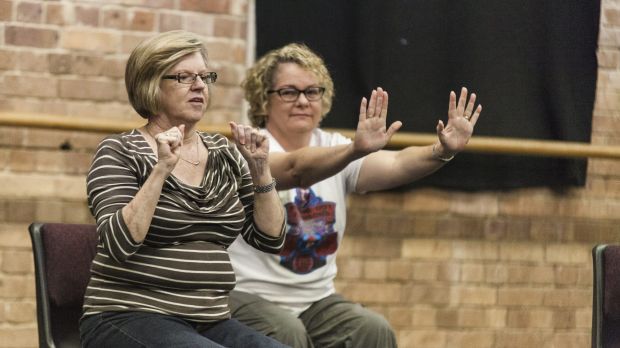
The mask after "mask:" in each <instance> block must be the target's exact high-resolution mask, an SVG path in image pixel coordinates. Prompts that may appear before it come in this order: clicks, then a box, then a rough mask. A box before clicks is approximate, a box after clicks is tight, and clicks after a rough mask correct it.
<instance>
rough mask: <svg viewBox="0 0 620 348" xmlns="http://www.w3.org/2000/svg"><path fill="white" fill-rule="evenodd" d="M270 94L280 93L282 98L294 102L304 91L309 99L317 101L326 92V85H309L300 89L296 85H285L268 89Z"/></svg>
mask: <svg viewBox="0 0 620 348" xmlns="http://www.w3.org/2000/svg"><path fill="white" fill-rule="evenodd" d="M267 93H268V94H271V93H278V95H279V96H280V98H282V100H284V101H286V102H294V101H297V99H298V98H299V94H301V93H303V94H304V95H305V96H306V99H308V100H309V101H317V100H319V99H321V97H322V96H323V93H325V87H308V88H306V89H304V90H303V91H302V90H299V89H297V88H295V87H285V88H280V89H276V90H273V89H271V90H268V91H267Z"/></svg>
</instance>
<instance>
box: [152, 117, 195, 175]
mask: <svg viewBox="0 0 620 348" xmlns="http://www.w3.org/2000/svg"><path fill="white" fill-rule="evenodd" d="M144 129H146V132H147V133H149V135H150V136H151V138H153V139H155V136H154V135H153V134H152V133H151V131H150V130H149V127H147V126H145V127H144ZM194 136H195V137H196V160H195V161H190V160H188V159H185V158H183V157H182V156H181V155H179V158H180V159H181V160H182V161H185V162H187V163H189V164H191V165H193V166H197V165H199V164H200V151H199V149H198V147H199V146H200V140H199V139H198V138H200V136H199V135H198V132H196V134H194ZM155 143H157V139H155Z"/></svg>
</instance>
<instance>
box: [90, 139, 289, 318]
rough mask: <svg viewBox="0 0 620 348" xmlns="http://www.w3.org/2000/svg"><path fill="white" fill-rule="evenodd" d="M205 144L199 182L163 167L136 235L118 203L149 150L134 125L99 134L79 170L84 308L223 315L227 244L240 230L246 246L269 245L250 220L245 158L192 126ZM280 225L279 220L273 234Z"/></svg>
mask: <svg viewBox="0 0 620 348" xmlns="http://www.w3.org/2000/svg"><path fill="white" fill-rule="evenodd" d="M198 134H199V136H200V138H201V139H202V141H203V143H204V144H205V146H206V147H207V148H208V153H209V154H208V156H209V157H208V162H207V168H206V169H205V175H204V178H203V180H202V183H201V185H200V186H199V187H197V186H192V185H188V184H185V183H183V182H181V181H180V180H178V179H177V178H175V177H174V175H172V174H171V175H170V176H169V177H168V178H167V179H166V181H165V183H164V186H163V189H162V193H161V196H160V198H159V202H158V203H157V208H156V209H155V213H154V216H153V220H152V222H151V227H150V229H149V231H148V234H147V235H146V238H145V239H144V241H143V242H141V243H137V242H135V241H134V240H133V238H132V237H131V234H130V232H129V230H128V228H127V226H126V225H125V222H124V219H123V214H122V211H121V209H122V208H123V207H124V206H125V205H127V204H128V203H129V201H131V200H132V199H133V197H134V196H135V195H136V193H137V192H138V190H139V189H140V187H141V185H142V184H143V183H144V182H145V181H146V179H147V178H148V176H149V174H150V173H151V171H152V169H153V166H154V165H155V164H156V163H157V157H156V155H155V154H154V152H153V151H152V149H151V147H150V146H149V145H148V143H147V142H146V140H145V138H144V137H143V136H142V134H141V133H140V132H138V131H137V130H136V129H134V130H132V131H130V132H126V133H123V134H117V135H112V136H109V137H107V138H106V139H104V140H103V141H102V142H101V144H100V145H99V147H98V148H97V152H96V154H95V157H94V159H93V163H92V165H91V168H90V171H89V173H88V177H87V191H88V204H89V207H90V210H91V212H92V214H93V215H94V217H95V219H96V223H97V230H98V232H99V245H98V247H97V255H96V256H95V259H94V260H93V264H92V267H91V278H90V282H89V284H88V288H87V289H86V294H85V298H84V307H83V315H84V316H88V315H92V314H96V313H100V312H106V311H147V312H154V313H162V314H168V315H174V316H178V317H181V318H183V319H186V320H188V321H192V322H197V323H207V322H214V321H219V320H222V319H227V318H230V311H229V308H228V292H229V291H230V290H232V289H233V288H234V287H235V274H234V272H233V269H232V266H231V264H230V260H229V258H228V251H227V248H228V246H229V245H230V244H231V243H232V242H233V241H234V240H235V238H236V237H237V235H239V234H240V233H241V235H242V237H243V239H244V240H245V241H246V242H247V243H248V244H249V245H251V246H253V247H254V248H256V249H259V250H261V251H264V252H268V253H278V251H279V250H280V248H281V247H282V246H283V243H284V233H281V234H280V237H278V238H274V237H271V236H269V235H267V234H265V233H262V232H261V231H259V230H258V228H257V227H256V226H254V220H253V207H254V205H253V204H254V192H253V186H252V178H251V176H250V173H249V170H248V168H247V164H246V162H245V160H244V159H243V157H242V156H241V154H240V153H239V151H238V150H237V149H236V148H235V147H234V145H231V144H230V143H229V141H228V139H226V138H225V137H224V136H222V135H219V134H216V135H210V134H206V133H198ZM283 231H284V225H283V226H282V232H283Z"/></svg>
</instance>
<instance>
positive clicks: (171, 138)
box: [155, 124, 185, 172]
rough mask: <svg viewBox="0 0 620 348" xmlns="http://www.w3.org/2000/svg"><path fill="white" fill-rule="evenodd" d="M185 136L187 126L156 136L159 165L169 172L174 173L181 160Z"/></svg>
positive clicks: (171, 129)
mask: <svg viewBox="0 0 620 348" xmlns="http://www.w3.org/2000/svg"><path fill="white" fill-rule="evenodd" d="M184 135H185V125H183V124H182V125H180V126H178V127H172V128H170V129H168V130H166V131H164V132H161V133H158V134H155V141H156V143H157V158H158V161H157V163H158V164H161V165H163V166H164V168H165V169H166V170H167V171H168V172H172V170H173V169H174V167H176V165H177V163H178V162H179V159H180V158H181V146H183V138H184Z"/></svg>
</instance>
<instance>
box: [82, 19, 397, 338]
mask: <svg viewBox="0 0 620 348" xmlns="http://www.w3.org/2000/svg"><path fill="white" fill-rule="evenodd" d="M207 62H208V61H207V52H206V49H205V47H204V46H203V43H202V41H201V39H200V37H198V36H196V35H195V34H192V33H189V32H185V31H171V32H166V33H162V34H159V35H156V36H154V37H152V38H150V39H147V40H145V41H144V42H142V43H140V44H139V45H138V46H137V47H136V48H135V49H134V50H133V52H132V53H131V55H130V57H129V60H128V62H127V67H126V73H125V84H126V88H127V93H128V96H129V101H130V103H131V105H132V106H133V108H134V109H135V110H136V112H137V113H138V114H139V115H140V116H142V117H143V118H145V119H146V123H145V124H144V125H143V126H141V127H139V128H137V129H133V130H131V131H127V132H124V133H122V134H115V135H110V136H108V137H107V138H105V139H104V140H103V141H102V142H101V143H100V145H99V147H98V148H97V151H96V154H95V156H94V159H93V162H92V165H91V168H90V170H89V173H88V176H87V193H88V203H89V207H90V209H91V212H92V214H93V216H94V218H95V220H96V224H97V230H98V231H99V244H98V247H97V255H96V256H95V259H94V261H93V263H92V267H91V278H90V281H89V284H88V288H87V290H86V294H85V298H84V307H83V316H82V318H81V321H80V332H81V340H82V345H83V346H85V347H181V346H183V347H231V346H235V347H241V346H244V347H245V346H247V347H283V346H284V345H283V344H281V343H278V342H277V341H276V340H274V339H271V338H269V337H267V336H265V335H263V334H260V333H258V332H257V331H254V330H253V329H250V328H249V327H247V326H245V325H244V324H241V323H239V322H238V321H236V320H234V319H231V318H230V309H229V307H228V293H229V292H230V290H232V289H233V288H234V286H235V274H234V272H233V269H232V266H231V263H230V260H229V257H228V252H227V248H228V246H229V245H230V244H231V243H232V242H233V241H234V240H235V238H236V237H237V236H241V238H242V239H243V240H244V241H245V242H246V243H248V245H251V247H252V248H253V249H255V250H256V251H258V252H261V253H271V254H277V253H278V252H279V251H280V249H281V248H282V246H283V243H284V234H283V231H284V226H285V224H284V213H283V209H282V206H281V204H280V201H279V198H278V195H277V192H276V190H275V187H276V177H277V178H278V179H279V181H280V183H279V184H278V185H282V186H283V187H290V186H291V185H302V184H304V183H305V182H308V183H312V182H315V181H316V180H318V179H321V178H323V177H325V176H328V175H331V174H333V173H335V172H337V171H338V170H339V169H340V168H342V167H344V165H346V164H347V163H349V162H350V161H351V160H354V159H356V158H359V157H361V156H363V155H365V154H367V153H369V152H372V151H374V150H376V149H378V148H380V147H382V146H383V145H385V142H386V141H387V138H386V137H385V134H384V133H385V132H384V129H382V128H381V124H380V123H381V120H380V119H379V117H375V120H366V118H364V119H362V118H360V120H361V121H360V125H361V126H362V128H363V129H364V130H365V132H358V134H360V137H359V139H357V141H356V142H357V144H356V145H352V146H343V147H340V148H337V149H320V151H312V152H308V151H303V152H302V151H299V152H295V153H292V154H290V155H289V154H287V155H286V156H282V155H280V156H274V157H275V158H271V157H272V156H270V155H269V141H268V139H267V138H266V136H264V135H262V134H261V133H259V132H258V131H257V130H256V129H253V128H251V127H246V126H238V125H236V124H234V123H231V130H232V132H233V135H234V143H231V142H230V141H229V140H228V139H227V138H226V137H224V136H222V135H219V134H209V133H205V132H201V131H199V130H198V129H197V124H198V122H199V121H200V120H202V118H203V116H204V114H205V111H206V108H207V106H208V105H209V102H210V100H211V97H212V95H211V91H210V87H211V85H212V84H214V83H215V82H216V80H217V74H216V73H215V72H213V71H210V70H209V68H208V64H207ZM373 108H378V110H383V109H386V108H387V106H386V105H383V104H382V103H379V102H378V103H375V104H374V105H373ZM372 111H373V112H374V109H373V110H372ZM384 120H385V117H383V122H384ZM371 123H372V124H371ZM369 124H371V126H372V127H369V126H368V125H369ZM373 125H374V126H373ZM313 161H314V162H319V163H320V164H319V165H312V164H311V163H312V162H313ZM270 162H273V164H272V165H270ZM272 167H273V168H274V169H273V171H272ZM314 168H316V170H314ZM272 173H273V175H272ZM276 174H277V175H276Z"/></svg>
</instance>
